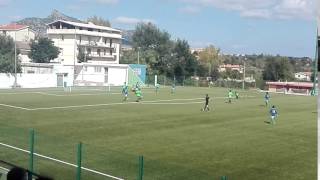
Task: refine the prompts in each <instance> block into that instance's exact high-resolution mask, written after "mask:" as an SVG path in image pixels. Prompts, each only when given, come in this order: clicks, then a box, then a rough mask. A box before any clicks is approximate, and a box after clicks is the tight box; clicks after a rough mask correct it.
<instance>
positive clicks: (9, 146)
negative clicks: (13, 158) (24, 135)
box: [0, 142, 124, 180]
mask: <svg viewBox="0 0 320 180" xmlns="http://www.w3.org/2000/svg"><path fill="white" fill-rule="evenodd" d="M0 145H2V146H5V147H8V148H11V149H15V150H18V151H22V152H25V153H28V154H30V151H27V150H24V149H21V148H18V147H15V146H11V145H8V144H5V143H1V142H0ZM34 155H35V156H39V157H42V158H44V159H49V160H52V161H55V162H58V163H61V164H65V165H69V166H72V167H78V166H77V165H76V164H72V163H69V162H65V161H62V160H59V159H55V158H52V157H49V156H45V155H42V154H38V153H34ZM81 169H83V170H86V171H89V172H92V173H96V174H100V175H102V176H106V177H110V178H113V179H117V180H124V179H122V178H119V177H115V176H112V175H109V174H105V173H102V172H99V171H96V170H93V169H89V168H86V167H81Z"/></svg>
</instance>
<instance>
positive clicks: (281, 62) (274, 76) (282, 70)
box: [262, 56, 293, 81]
mask: <svg viewBox="0 0 320 180" xmlns="http://www.w3.org/2000/svg"><path fill="white" fill-rule="evenodd" d="M262 77H263V79H264V80H270V81H279V80H281V81H287V80H292V79H293V67H292V65H291V64H290V62H289V60H288V58H287V57H280V56H276V57H268V58H267V62H266V64H265V67H264V70H263V72H262Z"/></svg>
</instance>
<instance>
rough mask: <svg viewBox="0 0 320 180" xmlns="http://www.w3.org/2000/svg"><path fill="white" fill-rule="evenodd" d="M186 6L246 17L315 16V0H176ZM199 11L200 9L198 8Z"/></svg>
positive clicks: (284, 17) (282, 17) (290, 17)
mask: <svg viewBox="0 0 320 180" xmlns="http://www.w3.org/2000/svg"><path fill="white" fill-rule="evenodd" d="M177 1H179V2H181V3H183V4H184V5H186V6H190V7H192V6H197V7H214V8H218V9H224V10H228V11H236V12H238V13H239V15H240V16H242V17H246V18H264V19H270V18H272V19H303V20H312V19H314V18H315V17H316V16H315V15H316V0H223V1H221V0H197V1H194V0H177ZM199 11H200V10H199Z"/></svg>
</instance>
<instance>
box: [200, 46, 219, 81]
mask: <svg viewBox="0 0 320 180" xmlns="http://www.w3.org/2000/svg"><path fill="white" fill-rule="evenodd" d="M219 53H220V49H218V48H215V47H214V46H213V45H210V46H208V47H206V48H205V49H204V51H202V52H200V53H199V61H200V62H201V63H202V64H207V66H208V68H209V69H208V71H209V75H211V73H212V71H213V69H214V68H217V67H218V66H219V64H220V63H221V62H220V58H219Z"/></svg>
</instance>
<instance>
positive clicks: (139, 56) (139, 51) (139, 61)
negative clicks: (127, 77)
mask: <svg viewBox="0 0 320 180" xmlns="http://www.w3.org/2000/svg"><path fill="white" fill-rule="evenodd" d="M138 64H140V47H138Z"/></svg>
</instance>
